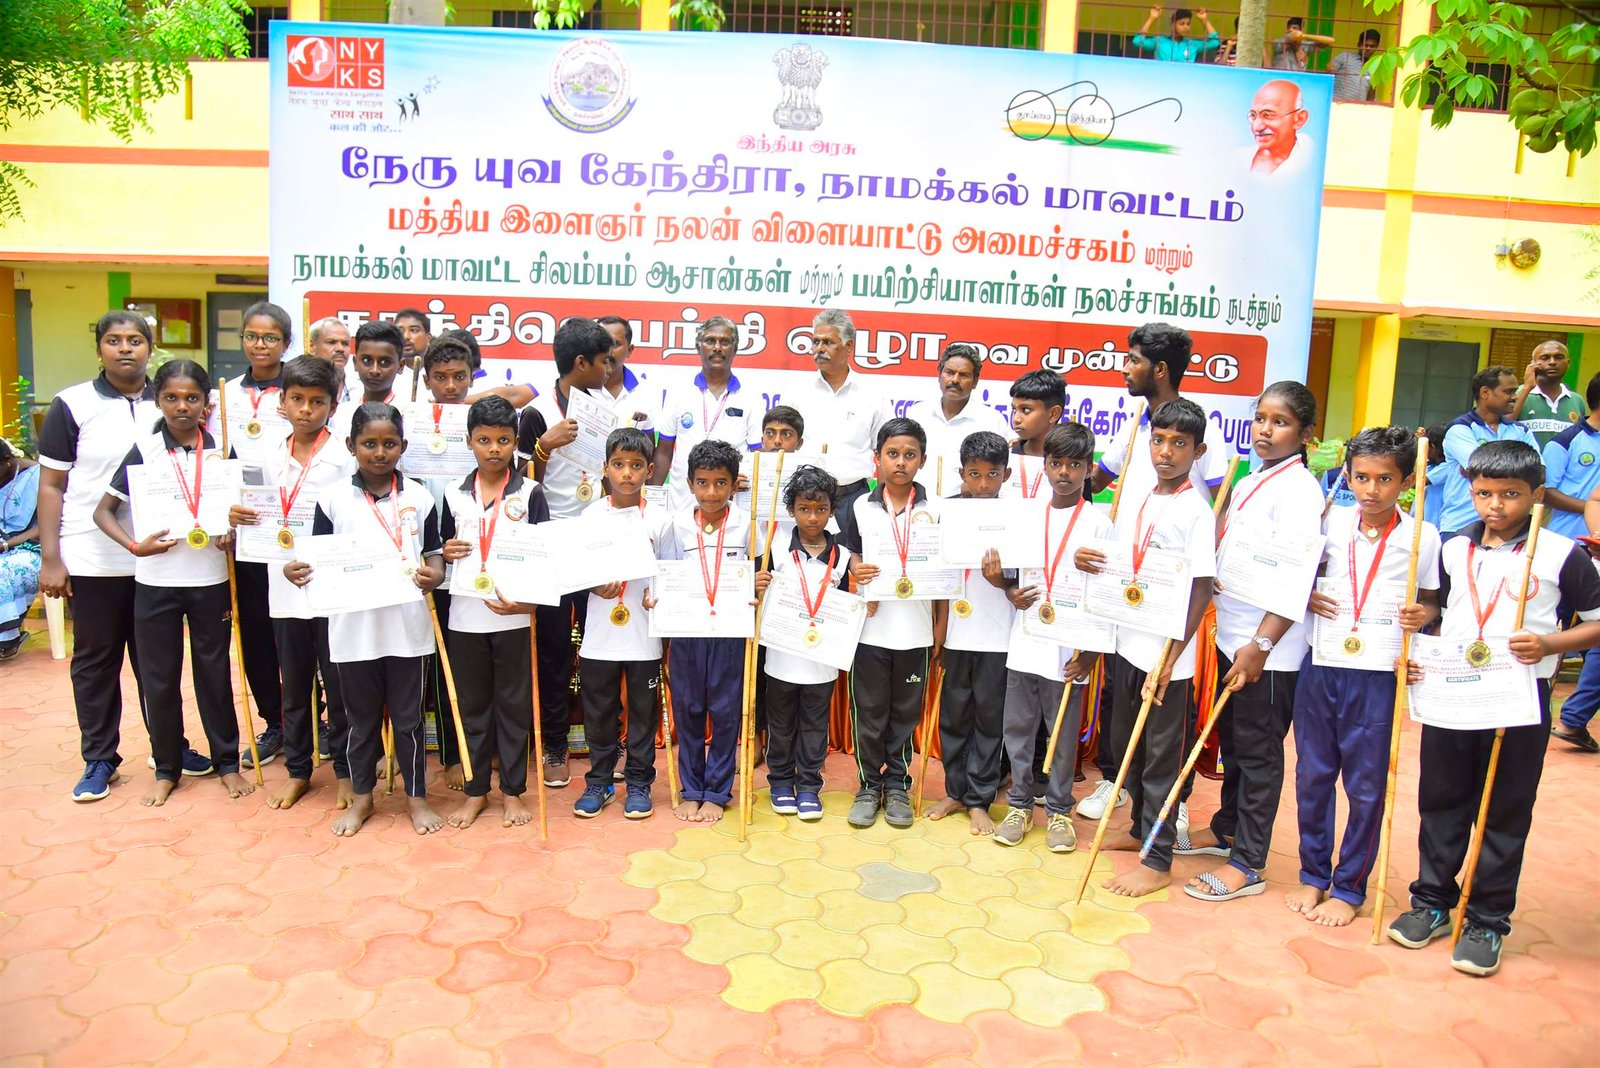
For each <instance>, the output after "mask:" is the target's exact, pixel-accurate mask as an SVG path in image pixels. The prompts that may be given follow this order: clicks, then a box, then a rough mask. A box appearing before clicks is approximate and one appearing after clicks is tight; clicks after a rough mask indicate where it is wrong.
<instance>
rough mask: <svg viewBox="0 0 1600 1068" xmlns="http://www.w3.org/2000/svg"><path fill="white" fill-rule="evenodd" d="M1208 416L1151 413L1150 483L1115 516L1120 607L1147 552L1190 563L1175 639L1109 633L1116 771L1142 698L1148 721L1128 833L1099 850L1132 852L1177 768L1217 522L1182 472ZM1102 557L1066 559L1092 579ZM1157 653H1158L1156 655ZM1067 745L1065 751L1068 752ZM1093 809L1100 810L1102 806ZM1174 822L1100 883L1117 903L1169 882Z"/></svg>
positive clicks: (1121, 629) (1200, 450) (1171, 410)
mask: <svg viewBox="0 0 1600 1068" xmlns="http://www.w3.org/2000/svg"><path fill="white" fill-rule="evenodd" d="M1207 425H1208V420H1207V419H1206V413H1205V411H1204V410H1203V409H1202V408H1201V407H1200V406H1199V405H1198V404H1196V403H1194V402H1193V401H1191V400H1184V399H1182V398H1179V399H1178V400H1172V401H1167V402H1166V403H1165V404H1162V405H1161V406H1160V407H1158V408H1156V409H1155V411H1153V412H1151V413H1150V440H1149V452H1150V461H1151V465H1152V466H1153V467H1154V469H1155V474H1156V485H1155V488H1154V489H1152V490H1151V491H1150V494H1149V496H1147V497H1146V498H1145V499H1144V500H1142V501H1140V502H1139V507H1138V508H1136V509H1131V510H1130V509H1128V508H1127V507H1124V508H1123V509H1122V511H1121V512H1120V514H1119V515H1118V517H1117V524H1116V540H1117V541H1119V542H1121V543H1122V544H1123V545H1126V546H1128V547H1129V548H1130V549H1131V550H1132V555H1133V561H1134V577H1133V581H1132V582H1130V583H1129V585H1128V587H1127V588H1128V589H1129V590H1133V591H1135V592H1134V593H1133V594H1132V595H1131V596H1130V595H1127V594H1125V595H1124V596H1126V597H1127V600H1128V603H1129V604H1138V603H1141V602H1142V600H1143V591H1142V590H1139V589H1138V588H1137V584H1138V582H1139V571H1140V570H1141V568H1142V566H1143V564H1144V561H1145V559H1146V558H1147V557H1146V554H1147V553H1148V552H1149V550H1150V549H1161V550H1165V551H1167V552H1172V553H1180V554H1182V555H1183V556H1185V557H1187V559H1188V562H1189V576H1190V579H1191V586H1190V590H1189V597H1188V614H1187V617H1186V620H1185V625H1184V632H1183V637H1182V639H1181V640H1169V639H1165V638H1163V637H1162V636H1161V635H1159V634H1153V633H1149V632H1146V631H1140V630H1135V629H1134V628H1132V627H1129V626H1118V627H1117V649H1116V654H1115V655H1114V656H1113V657H1112V658H1111V660H1110V662H1109V666H1108V668H1107V671H1106V676H1107V680H1108V684H1109V686H1110V688H1111V701H1112V716H1111V724H1110V725H1111V733H1110V736H1109V737H1104V738H1102V743H1101V744H1102V746H1105V745H1106V744H1108V743H1109V745H1110V746H1111V748H1112V757H1113V760H1114V761H1115V763H1116V764H1117V765H1120V764H1121V762H1122V760H1123V758H1124V756H1125V754H1126V753H1127V751H1128V745H1129V742H1130V741H1131V739H1132V736H1133V724H1134V719H1135V716H1136V714H1137V712H1138V710H1139V708H1140V706H1141V704H1142V702H1143V700H1144V697H1145V695H1146V693H1149V694H1150V695H1151V696H1152V704H1151V707H1150V712H1149V718H1148V721H1147V723H1146V726H1145V729H1144V732H1143V734H1142V735H1141V736H1140V738H1139V740H1138V745H1137V746H1136V747H1135V748H1134V751H1133V762H1132V764H1131V766H1130V768H1129V775H1128V780H1127V782H1128V794H1129V797H1130V799H1131V803H1132V806H1133V826H1132V827H1131V828H1130V833H1129V836H1128V837H1127V838H1125V839H1119V840H1118V841H1117V842H1116V843H1115V844H1112V845H1108V846H1107V847H1106V848H1108V849H1128V850H1139V848H1140V845H1141V843H1143V842H1144V840H1145V838H1146V836H1147V835H1148V834H1149V832H1150V830H1151V828H1152V826H1153V825H1154V824H1155V822H1156V817H1157V815H1158V814H1159V812H1160V809H1161V805H1162V801H1163V799H1165V798H1166V796H1167V792H1168V791H1169V790H1170V789H1171V787H1172V784H1173V782H1174V781H1176V779H1177V776H1178V771H1179V769H1180V768H1181V766H1182V764H1183V758H1184V751H1185V749H1186V746H1185V738H1186V734H1187V729H1188V726H1189V723H1190V718H1191V716H1192V714H1193V713H1192V705H1193V701H1194V687H1193V686H1192V685H1191V683H1190V680H1192V679H1193V678H1194V672H1195V666H1194V662H1195V649H1194V636H1195V632H1196V631H1197V630H1199V628H1200V621H1201V619H1202V618H1203V617H1204V616H1205V611H1206V607H1207V606H1208V605H1209V604H1210V602H1211V583H1212V577H1213V576H1214V575H1215V574H1216V520H1215V518H1214V517H1213V516H1212V514H1211V508H1210V506H1209V504H1208V503H1207V501H1206V500H1205V499H1202V498H1201V496H1200V495H1199V494H1198V493H1195V492H1193V487H1192V485H1191V483H1190V481H1189V479H1190V472H1191V470H1192V469H1193V468H1194V466H1195V464H1196V462H1197V461H1198V460H1199V459H1200V457H1202V456H1203V455H1204V454H1205V451H1206V445H1205V433H1206V426H1207ZM1104 560H1105V556H1104V554H1102V553H1101V552H1100V551H1099V550H1097V549H1091V548H1087V547H1086V548H1082V549H1078V550H1077V551H1076V552H1075V553H1074V562H1075V563H1076V565H1077V567H1078V570H1080V571H1084V572H1088V573H1090V574H1094V573H1097V572H1098V571H1099V569H1100V565H1101V564H1102V563H1103V562H1104ZM1163 652H1165V654H1166V655H1165V656H1163ZM1068 748H1070V747H1068ZM1101 811H1102V813H1103V812H1104V810H1103V809H1102V810H1101ZM1176 832H1177V827H1176V821H1174V822H1163V823H1162V825H1161V830H1160V833H1159V834H1157V835H1156V836H1155V837H1154V839H1153V842H1152V847H1151V849H1150V852H1149V854H1148V855H1147V856H1146V857H1145V858H1144V860H1143V861H1142V862H1141V863H1140V864H1139V865H1138V866H1136V867H1135V868H1134V869H1133V870H1132V871H1129V872H1125V873H1124V874H1122V875H1118V876H1116V877H1115V878H1113V879H1110V880H1108V881H1107V882H1106V883H1104V884H1103V885H1104V886H1105V887H1106V888H1107V889H1108V890H1110V891H1111V892H1112V893H1114V894H1118V895H1120V896H1122V897H1144V896H1145V895H1147V894H1151V893H1154V892H1155V891H1157V890H1159V889H1161V888H1162V887H1164V886H1166V885H1167V884H1168V883H1170V882H1171V881H1172V875H1171V870H1172V848H1173V840H1174V834H1175V833H1176Z"/></svg>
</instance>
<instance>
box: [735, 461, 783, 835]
mask: <svg viewBox="0 0 1600 1068" xmlns="http://www.w3.org/2000/svg"><path fill="white" fill-rule="evenodd" d="M787 455H788V454H787V453H784V452H779V453H778V470H777V474H776V476H775V477H774V478H773V480H772V502H771V508H770V510H769V511H768V513H767V532H766V535H765V537H764V538H763V539H762V548H761V564H760V569H761V570H762V571H766V570H767V569H768V568H769V567H770V566H771V564H772V538H773V535H774V534H775V533H776V531H777V528H778V491H779V489H780V488H781V487H782V486H783V461H784V458H785V457H786V456H787ZM758 489H759V487H754V488H753V490H752V492H751V494H750V503H751V504H752V505H753V504H755V500H756V495H755V491H756V490H758ZM751 511H752V512H754V511H755V509H753V508H752V509H751ZM752 518H753V517H752ZM765 611H766V599H765V598H763V599H762V600H761V602H760V604H758V605H757V606H756V624H755V640H754V642H753V643H752V652H751V654H750V717H749V718H750V727H749V736H748V738H747V739H746V741H745V773H746V774H747V775H748V776H749V778H750V782H751V787H750V789H749V791H748V792H747V793H746V796H745V806H746V809H745V811H746V816H745V819H746V822H754V820H755V818H756V788H755V785H754V783H755V777H756V749H757V738H756V718H755V705H756V700H757V698H758V696H759V694H760V688H761V673H760V650H761V619H762V616H763V615H764V614H765Z"/></svg>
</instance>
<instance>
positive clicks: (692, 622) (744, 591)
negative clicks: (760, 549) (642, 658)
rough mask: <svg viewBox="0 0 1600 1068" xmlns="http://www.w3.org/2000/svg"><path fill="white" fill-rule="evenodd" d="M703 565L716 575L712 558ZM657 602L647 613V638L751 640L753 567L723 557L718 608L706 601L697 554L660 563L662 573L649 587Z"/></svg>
mask: <svg viewBox="0 0 1600 1068" xmlns="http://www.w3.org/2000/svg"><path fill="white" fill-rule="evenodd" d="M706 564H707V565H708V566H709V567H711V568H712V569H713V571H712V574H713V576H716V572H715V568H716V560H715V559H713V558H710V557H709V554H708V558H707V560H706ZM650 588H651V592H652V595H653V596H654V597H655V599H656V606H655V608H653V609H651V610H650V636H651V637H652V638H750V637H754V636H755V632H756V610H755V607H754V606H753V605H752V604H751V603H750V602H751V601H752V600H754V599H755V596H756V567H755V563H754V562H753V561H750V560H735V559H724V560H723V561H722V574H721V575H720V576H719V577H717V607H716V611H715V613H714V614H713V612H712V608H711V602H710V600H709V599H708V598H707V597H706V581H705V576H704V574H702V573H701V570H700V556H699V554H698V553H697V554H695V555H694V556H692V557H690V558H689V559H687V560H663V561H661V573H660V574H659V575H657V576H656V578H655V580H654V581H653V582H652V583H651V585H650Z"/></svg>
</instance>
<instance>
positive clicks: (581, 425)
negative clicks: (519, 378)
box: [556, 389, 617, 482]
mask: <svg viewBox="0 0 1600 1068" xmlns="http://www.w3.org/2000/svg"><path fill="white" fill-rule="evenodd" d="M567 418H568V419H573V420H576V421H577V424H578V436H577V437H576V438H573V439H572V440H571V441H569V442H568V443H567V444H565V445H563V446H561V448H559V449H557V450H556V452H559V453H560V454H561V455H562V456H565V457H566V458H567V459H568V460H571V461H572V462H573V463H575V464H577V465H578V466H579V467H581V468H583V469H584V470H585V471H593V472H594V473H595V474H597V475H598V474H599V473H600V472H601V471H603V470H605V466H606V438H607V437H609V436H610V434H611V432H612V431H613V430H615V429H616V428H617V413H616V412H614V411H612V410H611V409H610V408H608V407H607V406H606V405H604V404H602V403H600V401H598V400H596V399H595V398H594V397H592V396H590V395H589V394H587V393H585V392H584V391H583V390H581V389H574V390H572V391H570V392H569V393H568V394H567ZM595 481H597V482H598V481H599V480H598V479H596V480H595Z"/></svg>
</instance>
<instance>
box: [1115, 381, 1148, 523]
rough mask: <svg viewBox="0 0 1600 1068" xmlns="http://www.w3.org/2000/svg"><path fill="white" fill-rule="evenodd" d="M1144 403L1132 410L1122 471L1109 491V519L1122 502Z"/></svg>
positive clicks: (1137, 438) (1142, 417)
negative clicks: (1131, 426)
mask: <svg viewBox="0 0 1600 1068" xmlns="http://www.w3.org/2000/svg"><path fill="white" fill-rule="evenodd" d="M1144 409H1145V404H1144V402H1143V401H1140V402H1139V407H1137V408H1135V409H1134V412H1133V429H1132V430H1131V431H1129V432H1128V448H1127V451H1126V452H1124V453H1123V454H1122V473H1121V474H1120V475H1118V476H1117V488H1116V489H1114V490H1112V491H1111V521H1112V522H1113V523H1115V522H1116V521H1117V508H1118V507H1119V506H1120V505H1121V504H1122V487H1123V485H1124V484H1125V483H1126V482H1127V481H1128V477H1127V476H1128V464H1129V463H1130V462H1132V460H1133V443H1134V442H1136V441H1138V440H1139V423H1140V422H1141V421H1142V420H1143V419H1144Z"/></svg>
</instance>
